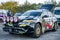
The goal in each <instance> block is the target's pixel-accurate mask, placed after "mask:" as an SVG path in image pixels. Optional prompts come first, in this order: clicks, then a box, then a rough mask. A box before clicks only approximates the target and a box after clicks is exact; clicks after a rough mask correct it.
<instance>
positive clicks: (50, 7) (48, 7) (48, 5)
mask: <svg viewBox="0 0 60 40" xmlns="http://www.w3.org/2000/svg"><path fill="white" fill-rule="evenodd" d="M53 8H54V4H51V3H50V4H42V6H41V7H40V9H46V10H49V11H52V9H53Z"/></svg>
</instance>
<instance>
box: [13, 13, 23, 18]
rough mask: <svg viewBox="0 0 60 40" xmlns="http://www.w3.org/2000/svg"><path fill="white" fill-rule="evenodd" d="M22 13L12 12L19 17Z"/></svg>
mask: <svg viewBox="0 0 60 40" xmlns="http://www.w3.org/2000/svg"><path fill="white" fill-rule="evenodd" d="M21 15H22V13H15V14H14V16H17V17H19V16H21Z"/></svg>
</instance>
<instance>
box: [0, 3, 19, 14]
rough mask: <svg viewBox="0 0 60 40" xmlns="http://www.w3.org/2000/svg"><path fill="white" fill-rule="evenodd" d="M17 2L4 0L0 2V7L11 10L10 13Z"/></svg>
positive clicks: (13, 11)
mask: <svg viewBox="0 0 60 40" xmlns="http://www.w3.org/2000/svg"><path fill="white" fill-rule="evenodd" d="M17 5H18V4H17V2H5V3H1V5H0V9H5V10H9V9H10V10H11V11H12V13H15V10H14V8H16V7H17Z"/></svg>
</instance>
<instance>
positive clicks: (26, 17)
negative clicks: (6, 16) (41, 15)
mask: <svg viewBox="0 0 60 40" xmlns="http://www.w3.org/2000/svg"><path fill="white" fill-rule="evenodd" d="M18 18H19V19H20V20H33V19H37V17H34V16H20V17H18Z"/></svg>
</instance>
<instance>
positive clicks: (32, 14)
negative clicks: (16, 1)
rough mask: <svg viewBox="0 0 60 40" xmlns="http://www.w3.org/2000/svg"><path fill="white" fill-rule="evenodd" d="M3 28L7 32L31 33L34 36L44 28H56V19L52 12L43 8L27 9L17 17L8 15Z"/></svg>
mask: <svg viewBox="0 0 60 40" xmlns="http://www.w3.org/2000/svg"><path fill="white" fill-rule="evenodd" d="M4 25H5V27H3V30H4V31H6V32H9V33H17V34H24V33H33V36H34V37H39V36H40V35H41V34H42V33H44V32H45V31H46V30H52V29H54V30H56V29H57V19H56V18H55V17H54V14H53V13H51V12H50V11H48V10H45V9H39V10H29V11H27V12H25V13H24V14H22V15H21V16H20V17H19V18H17V19H16V17H15V18H14V17H10V19H9V21H8V20H5V23H4Z"/></svg>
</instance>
